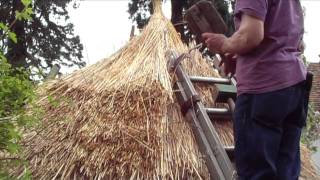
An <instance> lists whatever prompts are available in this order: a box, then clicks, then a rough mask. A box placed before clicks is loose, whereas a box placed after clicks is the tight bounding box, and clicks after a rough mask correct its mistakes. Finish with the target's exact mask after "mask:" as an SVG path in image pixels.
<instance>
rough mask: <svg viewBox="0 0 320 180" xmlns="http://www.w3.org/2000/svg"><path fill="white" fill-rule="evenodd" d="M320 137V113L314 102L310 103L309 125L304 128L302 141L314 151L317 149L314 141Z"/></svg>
mask: <svg viewBox="0 0 320 180" xmlns="http://www.w3.org/2000/svg"><path fill="white" fill-rule="evenodd" d="M319 139H320V114H319V112H316V111H315V108H314V106H313V104H312V103H310V104H309V108H308V117H307V125H306V127H305V128H304V130H303V133H302V137H301V142H302V143H304V144H306V145H307V147H308V148H309V149H311V150H312V151H314V152H315V151H317V150H318V149H317V147H316V146H314V142H315V141H317V140H319Z"/></svg>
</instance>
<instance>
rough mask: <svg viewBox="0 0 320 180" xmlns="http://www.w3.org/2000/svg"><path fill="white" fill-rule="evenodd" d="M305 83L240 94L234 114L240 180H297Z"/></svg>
mask: <svg viewBox="0 0 320 180" xmlns="http://www.w3.org/2000/svg"><path fill="white" fill-rule="evenodd" d="M307 106H308V98H307V95H306V90H305V81H304V82H301V83H299V84H296V85H294V86H291V87H288V88H285V89H281V90H277V91H273V92H268V93H262V94H242V95H240V96H238V98H237V101H236V109H235V114H234V135H235V159H236V167H237V172H238V176H239V180H297V179H298V177H299V175H300V164H301V163H300V146H299V143H300V136H301V130H302V127H303V126H304V125H305V123H306V116H307Z"/></svg>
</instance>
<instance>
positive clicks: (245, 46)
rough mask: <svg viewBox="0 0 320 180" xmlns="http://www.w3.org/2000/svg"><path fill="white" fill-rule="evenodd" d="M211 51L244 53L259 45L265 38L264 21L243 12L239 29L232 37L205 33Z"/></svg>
mask: <svg viewBox="0 0 320 180" xmlns="http://www.w3.org/2000/svg"><path fill="white" fill-rule="evenodd" d="M202 37H203V38H204V39H205V41H206V44H207V47H208V48H209V50H210V51H213V52H217V53H221V54H225V53H231V54H244V53H247V52H249V51H251V50H252V49H253V48H255V47H256V46H258V45H259V44H260V43H261V41H262V40H263V38H264V22H263V21H262V20H260V19H258V18H256V17H254V16H250V15H247V14H245V13H243V14H242V15H241V23H240V27H239V29H238V31H236V32H235V33H234V34H233V35H232V36H231V37H230V38H226V37H225V36H224V35H222V34H214V33H204V34H203V35H202Z"/></svg>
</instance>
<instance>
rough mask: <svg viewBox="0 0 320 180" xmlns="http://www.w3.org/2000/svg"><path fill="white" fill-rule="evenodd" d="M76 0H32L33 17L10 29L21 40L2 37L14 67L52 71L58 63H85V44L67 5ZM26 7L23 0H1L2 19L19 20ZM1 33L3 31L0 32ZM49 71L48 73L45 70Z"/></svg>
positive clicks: (6, 22) (13, 25)
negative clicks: (77, 32) (81, 40)
mask: <svg viewBox="0 0 320 180" xmlns="http://www.w3.org/2000/svg"><path fill="white" fill-rule="evenodd" d="M71 2H72V0H59V1H57V0H32V3H31V7H32V8H33V12H34V13H33V14H31V17H32V21H23V20H21V21H16V22H15V23H13V24H11V26H10V29H11V30H12V32H14V33H15V34H16V37H17V42H18V43H15V42H14V41H12V39H8V38H7V39H1V41H0V48H1V50H2V51H3V52H4V54H5V57H6V58H7V59H8V62H9V63H10V64H11V65H12V66H13V67H23V68H26V69H32V70H33V71H32V72H35V71H36V72H37V71H38V72H48V71H49V69H50V68H51V67H52V66H53V65H54V64H59V65H62V66H68V67H71V66H75V65H76V66H78V67H83V66H84V65H85V62H84V61H82V49H83V46H82V44H81V43H80V39H79V37H78V36H75V35H74V26H73V24H72V23H70V22H69V21H68V20H69V15H68V11H67V6H68V5H69V4H70V3H71ZM23 8H24V5H23V3H22V2H21V1H20V0H0V22H3V23H4V24H10V23H12V22H14V21H15V17H16V11H21V10H22V9H23ZM0 35H1V34H0ZM44 75H45V74H44Z"/></svg>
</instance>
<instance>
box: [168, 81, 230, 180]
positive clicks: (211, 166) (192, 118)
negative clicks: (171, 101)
mask: <svg viewBox="0 0 320 180" xmlns="http://www.w3.org/2000/svg"><path fill="white" fill-rule="evenodd" d="M174 90H175V95H176V98H177V100H178V102H179V104H182V103H184V102H186V101H187V99H188V98H187V96H186V95H185V93H184V91H183V87H182V85H181V83H180V82H177V83H175V85H174ZM185 118H186V120H187V121H188V123H189V125H191V129H192V132H193V133H194V137H195V139H196V142H197V144H198V146H199V151H200V152H201V154H202V155H203V156H204V160H205V163H206V166H207V168H208V171H209V174H210V179H212V180H214V179H215V180H227V179H226V178H225V176H224V174H223V172H222V170H221V169H220V166H219V163H218V161H217V159H216V157H215V155H214V152H213V151H212V149H211V147H210V144H209V142H208V139H207V137H206V135H205V134H204V131H203V129H202V128H201V126H200V124H199V122H198V120H197V116H196V114H195V112H194V110H193V109H189V110H188V111H187V113H186V115H185Z"/></svg>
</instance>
